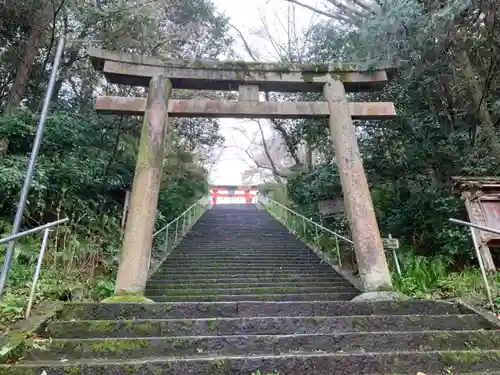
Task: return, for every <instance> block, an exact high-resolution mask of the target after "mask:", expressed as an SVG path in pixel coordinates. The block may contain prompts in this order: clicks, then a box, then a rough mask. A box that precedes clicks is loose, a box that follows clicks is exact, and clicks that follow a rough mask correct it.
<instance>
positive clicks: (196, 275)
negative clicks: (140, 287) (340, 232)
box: [151, 270, 338, 280]
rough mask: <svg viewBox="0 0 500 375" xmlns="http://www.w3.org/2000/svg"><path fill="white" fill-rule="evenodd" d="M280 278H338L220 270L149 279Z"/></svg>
mask: <svg viewBox="0 0 500 375" xmlns="http://www.w3.org/2000/svg"><path fill="white" fill-rule="evenodd" d="M269 276H270V277H281V278H286V277H288V278H302V277H306V276H309V277H317V278H322V277H337V278H338V276H337V275H336V274H335V273H334V271H333V270H332V271H330V272H291V271H281V270H276V271H269V272H259V271H254V272H252V271H248V272H234V271H228V272H224V271H222V270H220V271H214V272H204V271H201V270H200V271H199V272H196V271H179V270H172V272H158V273H155V274H154V275H153V277H152V278H151V279H152V280H154V279H181V278H185V279H189V278H196V279H204V278H207V279H217V278H233V277H234V278H263V277H269Z"/></svg>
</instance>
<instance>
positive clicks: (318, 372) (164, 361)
mask: <svg viewBox="0 0 500 375" xmlns="http://www.w3.org/2000/svg"><path fill="white" fill-rule="evenodd" d="M499 361H500V350H484V351H429V352H408V351H399V352H389V353H381V352H366V353H360V354H346V353H307V354H280V355H254V356H247V355H241V356H202V355H198V356H196V357H187V358H172V357H144V358H139V359H126V358H122V359H116V360H98V361H96V360H93V359H87V360H85V359H82V360H78V361H77V362H73V361H68V362H61V361H43V362H42V361H41V362H37V363H25V364H22V365H17V366H15V368H14V371H10V370H11V369H12V367H11V366H1V367H0V371H2V368H3V370H5V369H8V370H9V372H10V373H8V375H40V374H42V373H43V371H46V373H47V374H50V375H67V374H80V375H104V374H106V375H110V374H117V375H118V374H120V375H122V374H127V373H130V374H135V375H151V374H155V375H187V374H192V375H195V374H217V375H249V374H252V373H254V372H255V371H256V370H259V372H260V373H261V374H267V373H272V372H274V373H275V372H277V373H279V374H285V375H332V374H357V375H365V374H370V375H373V374H408V375H409V374H412V375H415V374H416V373H417V372H422V373H426V374H433V373H435V374H437V373H447V372H448V373H453V374H457V372H455V371H453V370H454V369H458V371H459V372H458V373H459V374H460V373H461V374H464V373H466V372H481V371H486V370H489V369H498V363H499ZM450 371H452V372H450ZM4 373H5V372H4ZM486 373H487V372H486Z"/></svg>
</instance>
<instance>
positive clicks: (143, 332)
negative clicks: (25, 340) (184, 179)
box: [0, 207, 500, 375]
mask: <svg viewBox="0 0 500 375" xmlns="http://www.w3.org/2000/svg"><path fill="white" fill-rule="evenodd" d="M255 233H259V234H260V236H257V237H256V236H255ZM219 253H221V254H222V255H221V256H219V255H218V254H219ZM173 256H174V257H175V258H169V259H167V261H166V262H164V264H163V265H162V266H161V267H160V272H158V273H156V274H155V276H154V278H153V279H151V280H150V281H149V282H148V291H149V290H151V291H152V292H153V291H154V293H157V292H160V291H161V290H163V291H168V292H170V290H174V291H175V294H177V293H182V291H183V290H184V291H185V293H191V292H192V291H193V290H196V293H191V295H173V296H170V297H168V298H171V299H176V300H179V299H181V300H186V302H169V303H158V302H157V303H156V304H141V303H121V304H83V303H79V304H72V305H69V306H66V307H65V309H64V310H63V311H62V313H61V314H60V315H58V318H59V321H58V320H55V319H54V321H51V322H50V323H48V324H47V325H46V326H45V327H43V329H40V331H39V332H38V335H37V338H35V340H34V341H33V347H32V348H31V350H26V351H25V352H24V353H23V354H22V355H20V356H21V357H23V358H24V359H25V360H26V359H28V360H30V361H31V362H28V363H21V364H17V365H14V366H8V367H0V374H2V375H4V374H5V375H21V374H22V375H40V374H43V371H46V373H47V375H70V374H71V375H72V374H75V375H76V374H86V375H96V374H102V375H104V374H106V375H129V374H138V375H152V374H154V375H159V374H170V375H173V374H175V375H199V374H213V375H221V374H222V375H235V374H236V375H251V374H253V373H256V371H257V370H259V371H260V373H261V374H262V375H268V373H272V372H273V371H277V372H278V373H279V374H280V375H285V374H286V375H326V374H328V375H332V374H343V375H344V374H345V375H348V374H357V375H360V374H361V375H362V374H370V375H376V374H378V375H389V374H406V375H415V374H416V373H417V372H419V371H420V372H421V373H424V374H426V375H432V374H434V375H437V374H438V373H439V374H441V373H450V372H451V373H453V374H455V375H457V374H460V373H462V374H463V373H464V372H465V373H467V372H471V371H476V372H478V373H476V374H474V375H479V374H480V372H484V374H483V375H486V374H488V375H500V374H494V373H490V372H489V370H495V369H498V362H499V359H500V351H497V350H492V349H494V348H497V347H498V344H499V343H500V342H499V335H500V333H499V332H500V331H499V330H498V325H496V324H494V323H492V322H491V321H490V320H487V319H486V318H484V317H483V316H482V315H481V314H478V313H476V312H475V311H473V310H471V309H470V308H468V307H466V306H462V305H460V304H455V303H445V302H436V301H378V302H371V301H370V302H351V301H339V299H340V298H343V297H346V296H348V297H349V299H352V297H354V295H355V294H353V293H345V292H346V291H349V290H352V285H351V284H349V283H347V282H346V280H345V279H342V278H341V276H340V275H339V274H338V273H336V272H335V271H334V270H333V269H331V268H328V267H326V266H324V265H323V266H321V267H319V265H320V264H321V262H320V260H319V258H318V257H317V256H316V254H314V253H313V252H312V251H311V250H310V249H308V248H307V247H306V246H304V244H302V243H301V242H300V241H298V240H297V239H296V238H294V237H293V236H292V235H291V234H290V233H288V231H287V230H286V229H285V228H284V227H283V226H281V225H280V224H279V223H278V222H276V221H275V220H274V219H272V218H271V217H270V216H269V215H267V214H266V212H263V211H259V210H257V209H256V208H255V207H245V208H244V209H243V208H241V209H240V208H238V207H236V208H235V207H231V209H227V210H226V209H224V208H221V207H219V208H214V209H213V210H211V211H209V212H207V213H206V214H205V216H204V217H203V218H202V219H201V220H200V221H199V222H198V223H197V224H196V226H195V227H194V228H193V231H192V233H190V234H189V235H188V236H186V237H185V238H184V240H183V242H182V243H181V244H180V246H179V247H177V248H176V249H175V251H174V253H173ZM259 259H264V260H268V261H264V262H263V263H262V268H265V269H266V271H264V272H263V271H262V269H260V268H259V264H258V260H259ZM298 260H300V262H297V261H298ZM193 261H195V262H196V263H195V264H196V267H192V266H191V264H194V263H192V262H193ZM245 264H248V265H250V266H251V267H250V268H252V267H253V268H254V269H253V271H252V270H251V269H248V270H246V271H245V274H241V273H240V274H238V273H237V272H238V271H234V270H235V268H234V266H236V268H238V269H240V268H242V267H243V266H244V265H245ZM216 266H217V267H216ZM219 266H220V267H219ZM281 266H285V267H284V268H286V270H285V271H278V270H277V268H279V267H281ZM297 266H298V268H302V267H303V266H307V267H308V268H310V269H309V273H308V274H307V275H308V276H304V274H303V273H301V272H299V273H295V272H296V271H297V269H296V268H297ZM318 267H319V268H318ZM325 267H326V268H325ZM206 268H217V272H220V274H218V276H217V277H211V278H204V277H205V276H206V274H205V273H204V272H205V271H204V269H206ZM274 268H276V269H274ZM178 271H179V272H178ZM299 271H300V270H299ZM174 272H177V274H176V273H174ZM228 272H231V273H233V272H236V273H235V274H234V275H232V277H231V273H230V274H229V276H228V274H227V273H228ZM318 272H320V273H319V275H321V276H320V277H318V276H317V275H318ZM209 274H210V275H213V274H214V273H213V272H211V273H209ZM176 277H177V278H176ZM160 281H162V282H161V283H160ZM318 282H319V283H321V285H316V284H315V283H318ZM246 283H247V284H246ZM242 284H243V285H242ZM323 284H326V285H323ZM257 285H260V286H257ZM302 285H303V286H302ZM313 285H316V286H313ZM288 287H290V288H293V290H294V292H296V294H287V293H286V294H274V295H268V294H265V293H266V292H268V291H269V290H271V289H272V290H273V291H277V290H282V289H283V288H288ZM322 287H324V288H325V289H324V290H322V291H323V292H324V291H327V290H328V289H329V288H332V287H333V288H339V290H342V291H343V292H344V293H339V294H326V293H317V290H318V288H322ZM304 288H305V289H304ZM242 289H245V290H251V291H252V292H253V293H257V294H252V295H246V294H239V292H240V291H241V290H242ZM201 290H203V291H204V292H205V293H203V295H202V294H201V293H202V292H201ZM215 291H217V293H218V292H219V291H220V293H226V292H225V291H227V294H218V295H214V294H208V293H214V292H215ZM283 291H284V290H283ZM214 297H216V298H217V299H219V300H220V301H221V302H193V299H199V298H201V299H204V298H214ZM280 297H285V298H302V299H304V298H305V299H313V300H312V301H294V302H277V301H268V300H266V299H268V298H271V299H276V298H280ZM248 298H259V299H263V301H254V302H251V301H245V300H247V299H248ZM228 299H229V300H231V299H234V301H228ZM334 300H335V301H334ZM38 337H42V338H44V340H40V339H39V338H38ZM85 338H87V339H86V340H85ZM450 366H451V367H450ZM469 375H472V374H469Z"/></svg>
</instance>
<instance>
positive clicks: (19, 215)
mask: <svg viewBox="0 0 500 375" xmlns="http://www.w3.org/2000/svg"><path fill="white" fill-rule="evenodd" d="M64 43H65V35H64V34H62V35H61V37H60V39H59V43H58V45H57V50H56V54H55V57H54V64H53V65H52V71H51V72H50V79H49V84H48V85H47V92H46V94H45V98H44V101H43V107H42V112H41V114H40V120H39V121H38V127H37V130H36V134H35V140H34V142H33V146H32V148H31V155H30V160H29V162H28V171H27V172H26V177H25V178H24V184H23V187H22V189H21V195H20V197H19V203H18V205H17V210H16V216H15V217H14V223H13V224H12V232H11V233H12V234H17V232H19V228H20V227H21V221H22V219H23V215H24V208H25V206H26V201H27V200H28V193H29V189H30V186H31V181H32V179H33V173H34V172H35V166H36V160H37V158H38V152H39V151H40V145H41V143H42V138H43V132H44V130H45V121H46V119H47V113H48V112H49V107H50V102H51V100H52V92H53V91H54V86H55V83H56V78H57V72H58V70H59V65H60V63H61V56H62V54H63V51H64ZM15 246H16V242H15V240H12V241H10V242H9V245H8V246H7V251H6V253H5V259H4V262H3V267H2V274H1V275H0V300H1V299H2V297H3V293H4V291H5V284H6V283H7V277H8V274H9V270H10V264H11V262H12V256H13V255H14V248H15Z"/></svg>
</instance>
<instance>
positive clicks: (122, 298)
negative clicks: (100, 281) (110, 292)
mask: <svg viewBox="0 0 500 375" xmlns="http://www.w3.org/2000/svg"><path fill="white" fill-rule="evenodd" d="M127 302H140V303H155V301H153V300H152V299H149V298H146V297H144V296H143V295H141V294H121V295H118V296H112V297H109V298H106V299H105V300H103V301H102V303H127Z"/></svg>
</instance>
